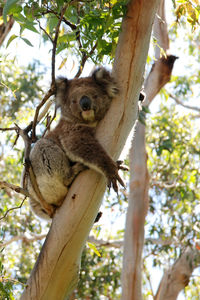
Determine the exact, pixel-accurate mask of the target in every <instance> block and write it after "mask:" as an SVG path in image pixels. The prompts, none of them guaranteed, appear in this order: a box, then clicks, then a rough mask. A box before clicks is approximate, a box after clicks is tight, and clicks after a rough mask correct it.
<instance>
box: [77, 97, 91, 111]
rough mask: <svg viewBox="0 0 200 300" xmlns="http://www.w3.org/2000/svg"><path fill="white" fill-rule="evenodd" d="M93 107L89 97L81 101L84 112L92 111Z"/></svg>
mask: <svg viewBox="0 0 200 300" xmlns="http://www.w3.org/2000/svg"><path fill="white" fill-rule="evenodd" d="M91 105H92V101H91V100H90V98H88V97H87V96H83V97H82V98H81V100H80V106H81V108H82V110H90V109H91Z"/></svg>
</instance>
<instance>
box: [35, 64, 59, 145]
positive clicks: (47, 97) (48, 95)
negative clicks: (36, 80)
mask: <svg viewBox="0 0 200 300" xmlns="http://www.w3.org/2000/svg"><path fill="white" fill-rule="evenodd" d="M54 63H55V61H54ZM55 92H56V88H55V86H51V88H50V89H49V90H48V92H47V93H46V95H45V96H44V98H43V99H42V101H41V102H40V104H39V105H38V106H37V107H36V110H35V116H34V119H33V125H32V142H35V141H36V140H37V138H36V134H35V128H36V125H37V123H38V115H39V111H40V108H41V107H42V106H43V105H44V104H45V103H46V102H47V100H48V99H49V98H50V97H51V96H52V95H55Z"/></svg>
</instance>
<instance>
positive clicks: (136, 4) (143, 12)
mask: <svg viewBox="0 0 200 300" xmlns="http://www.w3.org/2000/svg"><path fill="white" fill-rule="evenodd" d="M158 2H159V0H156V1H155V0H148V1H145V0H132V1H130V2H129V4H128V11H127V16H126V17H125V19H124V21H123V26H122V32H121V34H120V39H119V44H118V48H117V52H116V59H115V64H114V69H113V72H114V73H115V75H116V77H117V78H118V80H119V82H120V83H121V88H122V90H121V95H120V97H118V98H117V99H115V100H113V103H112V106H111V109H110V110H109V112H108V114H107V115H106V118H105V119H104V120H103V121H102V122H101V124H100V125H99V127H98V130H97V138H98V139H99V140H100V142H101V144H102V145H103V146H104V148H105V149H106V150H107V151H108V152H109V153H110V154H111V156H112V157H113V158H114V159H117V158H118V156H119V154H120V152H121V150H122V148H123V146H124V143H125V141H126V138H127V136H128V134H129V131H130V129H131V128H132V126H133V124H134V122H135V120H136V116H137V110H138V108H137V102H138V96H139V91H140V87H141V84H142V81H143V72H144V66H145V62H146V57H147V51H148V47H149V40H150V34H151V27H152V23H153V19H154V15H155V9H156V6H157V3H158ZM104 190H105V180H104V179H103V178H102V176H100V175H98V174H97V173H96V172H94V171H91V170H87V171H84V172H82V173H81V174H80V175H79V176H78V177H77V179H76V180H75V181H74V183H73V185H72V187H71V189H70V191H69V193H68V195H67V197H66V199H65V201H64V203H63V205H62V207H61V208H60V209H58V210H57V212H56V214H55V217H54V218H53V222H52V226H51V228H50V231H49V233H48V236H47V238H46V241H45V243H44V246H43V248H42V251H41V253H40V255H39V257H38V260H37V262H36V265H35V267H34V269H33V271H32V273H31V276H30V278H29V280H28V282H27V287H26V289H25V290H24V292H23V295H22V296H21V300H29V299H31V300H34V299H35V300H36V299H37V300H41V299H42V300H51V299H52V300H53V299H57V300H63V299H66V298H67V296H69V294H70V292H71V291H72V290H73V289H74V287H75V286H76V284H77V281H78V270H79V263H80V257H81V252H82V249H83V246H84V244H85V241H86V239H87V236H88V233H89V231H90V229H91V227H92V224H93V222H94V220H95V217H96V215H97V212H98V209H99V206H100V204H101V199H102V196H103V193H104Z"/></svg>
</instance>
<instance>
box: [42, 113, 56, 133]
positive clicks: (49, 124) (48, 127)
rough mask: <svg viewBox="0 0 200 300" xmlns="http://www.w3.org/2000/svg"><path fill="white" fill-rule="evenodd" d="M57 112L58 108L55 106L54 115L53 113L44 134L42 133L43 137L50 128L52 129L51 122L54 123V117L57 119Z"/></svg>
mask: <svg viewBox="0 0 200 300" xmlns="http://www.w3.org/2000/svg"><path fill="white" fill-rule="evenodd" d="M56 113H57V109H56V107H55V110H54V115H53V117H52V118H51V120H50V122H48V124H47V126H46V128H45V131H44V132H43V135H42V137H44V136H45V134H46V132H47V130H49V129H50V126H51V124H52V122H53V120H54V119H55V117H56Z"/></svg>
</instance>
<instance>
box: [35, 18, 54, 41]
mask: <svg viewBox="0 0 200 300" xmlns="http://www.w3.org/2000/svg"><path fill="white" fill-rule="evenodd" d="M37 22H38V24H39V27H40V29H41V30H42V31H43V32H44V33H45V34H46V36H48V38H49V39H50V41H51V42H52V44H53V39H52V37H51V36H50V35H49V34H48V32H47V31H46V30H45V29H44V28H43V27H42V26H41V24H40V21H39V20H37Z"/></svg>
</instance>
